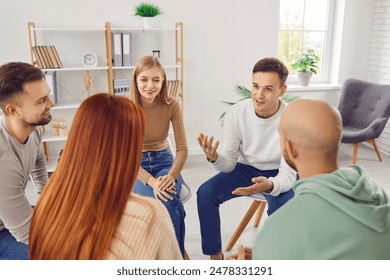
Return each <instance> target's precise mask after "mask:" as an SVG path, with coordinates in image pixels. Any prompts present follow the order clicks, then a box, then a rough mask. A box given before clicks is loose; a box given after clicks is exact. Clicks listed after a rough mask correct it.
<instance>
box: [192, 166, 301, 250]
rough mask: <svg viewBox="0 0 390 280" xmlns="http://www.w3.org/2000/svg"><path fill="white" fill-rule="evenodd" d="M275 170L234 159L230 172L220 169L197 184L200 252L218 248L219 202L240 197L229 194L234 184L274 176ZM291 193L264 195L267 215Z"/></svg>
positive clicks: (219, 240) (291, 191)
mask: <svg viewBox="0 0 390 280" xmlns="http://www.w3.org/2000/svg"><path fill="white" fill-rule="evenodd" d="M278 172H279V170H278V169H276V170H265V171H262V170H258V169H256V168H254V167H252V166H249V165H245V164H242V163H237V165H236V167H235V168H234V170H233V171H232V172H230V173H223V172H220V173H218V174H217V175H215V176H214V177H212V178H211V179H209V180H208V181H206V182H204V183H203V184H202V185H201V186H200V187H199V189H198V191H197V203H198V215H199V222H200V232H201V236H202V250H203V254H205V255H215V254H218V253H219V252H221V251H222V241H221V218H220V216H219V206H220V205H221V204H222V203H224V202H225V201H227V200H230V199H232V198H236V197H240V196H239V195H234V194H232V191H233V190H234V189H236V188H238V187H245V186H250V185H252V184H253V183H252V181H251V180H252V178H253V177H258V176H264V177H267V178H268V177H274V176H276V175H277V174H278ZM293 196H294V192H293V190H292V189H290V190H289V191H288V192H285V193H282V194H280V195H279V196H271V195H265V198H266V199H267V202H268V210H267V213H268V215H271V214H272V213H273V212H275V211H276V210H277V209H278V208H279V207H281V206H282V205H283V204H285V203H286V202H287V201H288V200H289V199H291V198H292V197H293Z"/></svg>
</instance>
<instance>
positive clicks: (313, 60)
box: [291, 49, 320, 74]
mask: <svg viewBox="0 0 390 280" xmlns="http://www.w3.org/2000/svg"><path fill="white" fill-rule="evenodd" d="M319 61H320V58H319V56H318V55H316V53H315V52H314V50H313V49H308V50H307V51H306V52H304V53H302V54H301V57H300V58H299V59H298V60H297V61H296V62H294V63H293V64H292V65H291V67H292V68H293V69H294V70H297V71H299V72H308V71H310V72H313V73H314V74H317V69H318V62H319Z"/></svg>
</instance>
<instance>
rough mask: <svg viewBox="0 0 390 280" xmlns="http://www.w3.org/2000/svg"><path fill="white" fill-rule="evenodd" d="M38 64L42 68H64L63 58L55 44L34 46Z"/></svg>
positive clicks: (33, 49)
mask: <svg viewBox="0 0 390 280" xmlns="http://www.w3.org/2000/svg"><path fill="white" fill-rule="evenodd" d="M32 51H33V53H34V56H35V59H36V64H37V65H38V66H39V67H40V68H42V69H55V68H62V67H63V66H62V63H61V60H60V58H59V56H58V53H57V50H56V48H55V47H54V46H35V47H32Z"/></svg>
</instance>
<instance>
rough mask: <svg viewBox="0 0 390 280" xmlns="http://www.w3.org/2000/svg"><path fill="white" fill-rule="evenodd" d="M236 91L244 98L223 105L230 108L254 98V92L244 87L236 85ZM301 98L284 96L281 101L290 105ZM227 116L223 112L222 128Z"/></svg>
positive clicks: (220, 118)
mask: <svg viewBox="0 0 390 280" xmlns="http://www.w3.org/2000/svg"><path fill="white" fill-rule="evenodd" d="M235 90H236V92H237V93H238V94H239V95H241V96H242V98H240V99H239V100H237V101H234V102H230V101H222V102H223V103H225V104H227V105H229V106H232V105H234V104H236V103H238V102H240V101H242V100H245V99H251V98H252V92H251V91H250V90H249V89H247V88H246V87H244V86H242V85H236V87H235ZM297 98H299V96H296V95H283V96H282V98H281V100H282V101H284V102H286V103H290V102H291V101H293V100H295V99H297ZM225 115H226V112H223V113H222V114H221V116H219V121H220V123H221V126H223V120H224V118H225Z"/></svg>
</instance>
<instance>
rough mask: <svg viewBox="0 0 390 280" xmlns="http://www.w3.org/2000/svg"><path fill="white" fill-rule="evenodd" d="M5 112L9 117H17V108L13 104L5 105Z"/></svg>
mask: <svg viewBox="0 0 390 280" xmlns="http://www.w3.org/2000/svg"><path fill="white" fill-rule="evenodd" d="M5 112H6V113H7V115H9V116H17V115H19V112H18V108H17V106H16V105H15V104H13V103H8V104H7V105H5Z"/></svg>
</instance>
